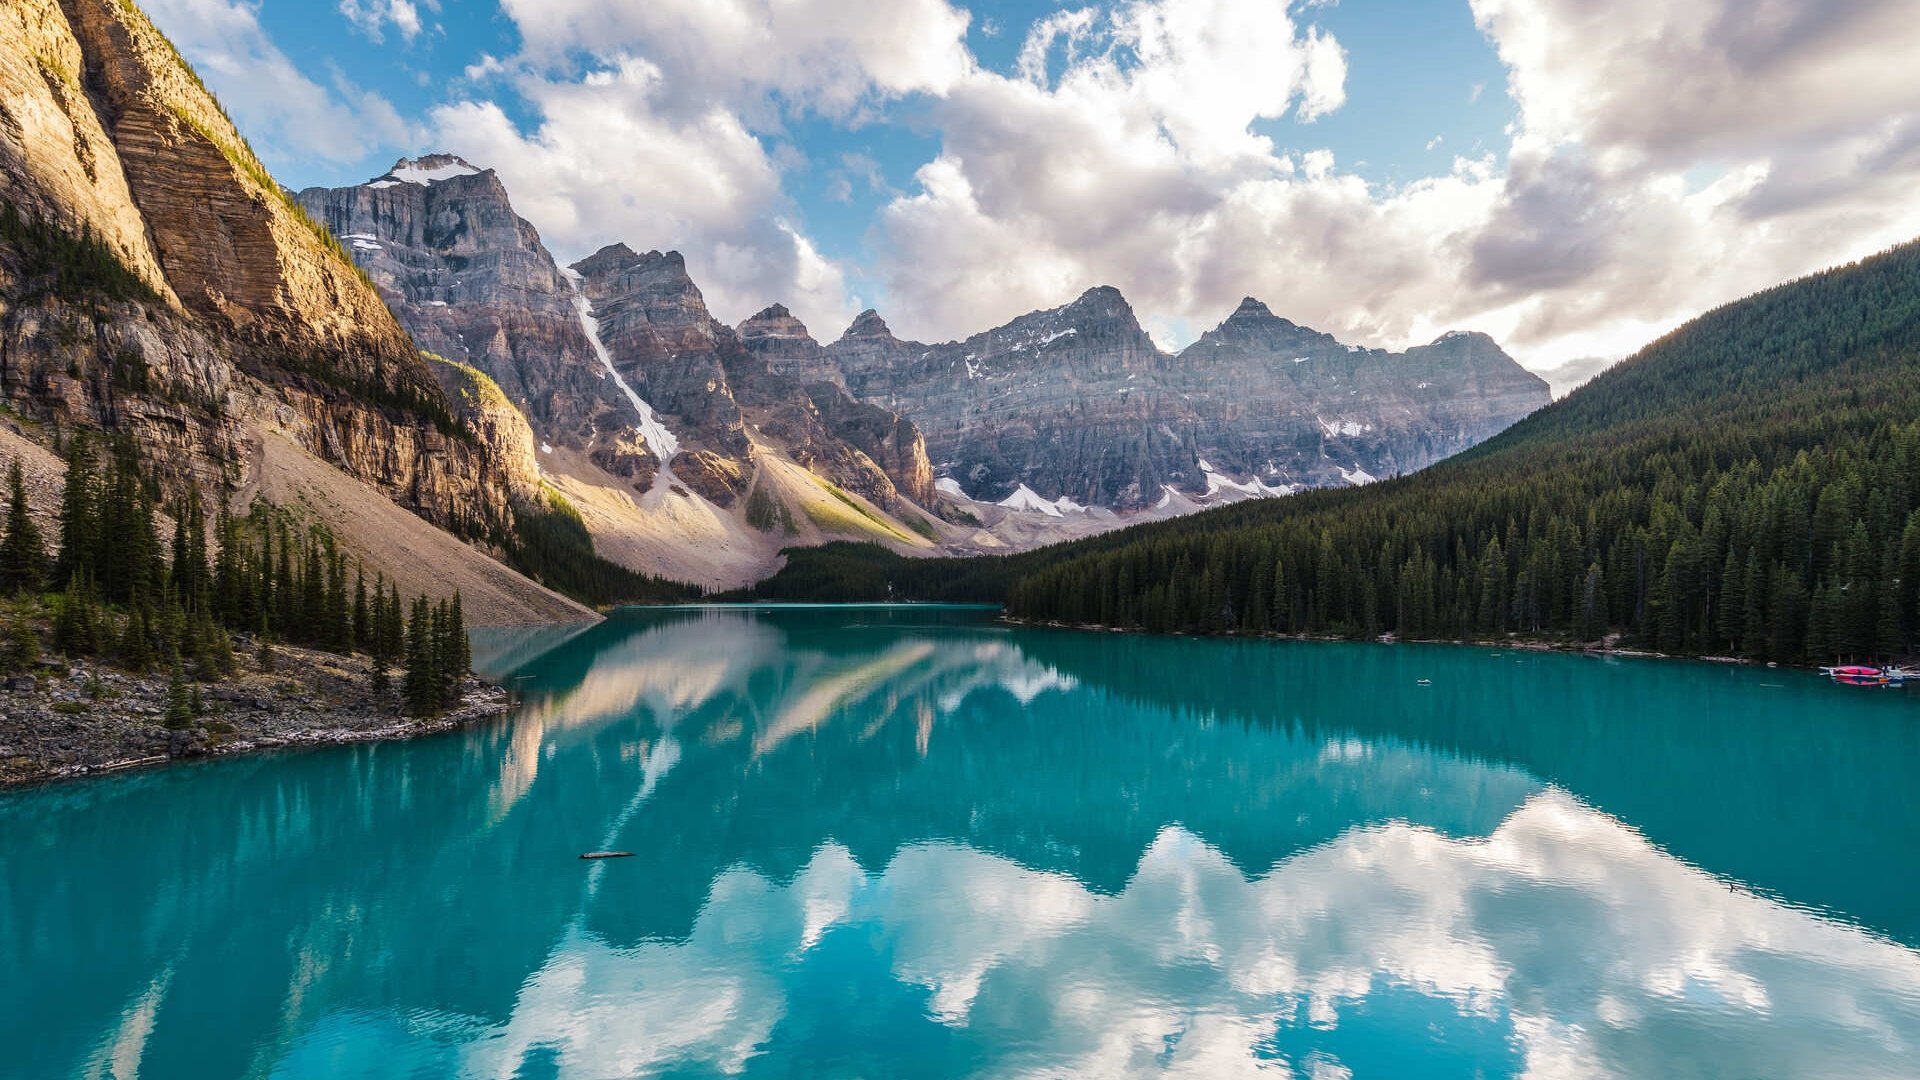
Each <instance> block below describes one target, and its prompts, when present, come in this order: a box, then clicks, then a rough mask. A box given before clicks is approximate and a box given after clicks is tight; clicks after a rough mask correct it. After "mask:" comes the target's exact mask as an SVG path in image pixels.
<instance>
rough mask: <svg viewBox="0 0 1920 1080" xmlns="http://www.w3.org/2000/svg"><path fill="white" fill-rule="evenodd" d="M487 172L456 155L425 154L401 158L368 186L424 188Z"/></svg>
mask: <svg viewBox="0 0 1920 1080" xmlns="http://www.w3.org/2000/svg"><path fill="white" fill-rule="evenodd" d="M487 171H491V170H484V169H478V168H475V167H474V166H473V165H472V164H471V163H470V162H468V161H467V160H466V159H465V158H462V157H460V156H459V155H457V154H445V153H441V154H426V155H423V156H421V157H417V158H404V157H403V158H401V159H400V160H399V161H396V162H394V163H393V168H391V169H388V170H387V171H386V172H384V173H382V174H380V175H379V176H377V177H375V178H374V179H373V180H372V181H371V182H369V184H368V186H369V187H374V188H379V187H392V186H393V185H395V184H417V185H419V186H422V187H426V186H428V185H432V184H437V183H439V182H441V181H442V180H451V179H453V178H454V177H456V176H478V175H479V174H480V173H482V172H487Z"/></svg>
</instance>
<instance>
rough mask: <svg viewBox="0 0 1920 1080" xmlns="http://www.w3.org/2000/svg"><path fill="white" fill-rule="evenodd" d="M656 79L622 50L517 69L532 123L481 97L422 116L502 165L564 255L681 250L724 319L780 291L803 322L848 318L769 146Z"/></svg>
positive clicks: (657, 73)
mask: <svg viewBox="0 0 1920 1080" xmlns="http://www.w3.org/2000/svg"><path fill="white" fill-rule="evenodd" d="M665 83H666V78H665V75H664V73H663V72H662V71H661V69H660V68H658V67H657V66H655V65H654V64H652V63H651V62H650V61H647V60H644V59H641V58H638V57H633V56H625V57H620V58H618V59H616V60H615V61H613V63H612V64H611V65H610V66H609V67H606V68H602V69H598V70H596V71H594V72H592V73H591V74H589V75H587V76H586V77H585V78H581V79H561V78H546V77H543V76H539V75H532V74H525V75H522V76H521V77H520V78H518V79H517V80H516V83H515V85H516V88H517V90H518V92H519V94H520V95H521V97H522V98H523V99H525V100H526V101H527V102H528V103H529V104H530V105H531V106H532V107H533V108H534V109H535V110H536V112H537V113H538V115H539V117H540V121H539V123H538V125H537V126H536V127H535V129H534V130H532V131H531V132H525V131H522V130H521V129H520V128H519V127H518V126H516V125H515V123H514V122H513V120H512V119H510V118H509V117H508V115H507V114H506V112H505V110H503V109H502V108H501V107H500V106H499V105H498V104H497V103H495V102H492V101H484V100H469V101H463V102H458V103H455V104H451V105H446V106H442V107H439V108H437V109H435V110H434V111H433V113H432V114H431V117H430V122H431V124H432V127H433V129H434V131H435V132H436V142H437V143H438V144H439V145H443V146H447V147H452V148H457V149H458V150H459V151H460V152H461V153H462V154H463V155H464V156H466V157H468V158H469V159H471V160H473V161H474V162H476V163H478V164H482V165H487V166H492V167H493V168H495V169H497V170H498V171H499V173H500V175H501V179H502V180H503V181H504V182H505V183H506V185H507V188H508V190H509V191H511V192H512V193H513V200H514V206H515V208H516V209H517V210H519V212H520V213H521V214H523V215H525V216H526V217H527V218H528V219H529V220H531V221H533V222H534V223H535V224H536V225H537V226H539V228H540V230H541V234H542V237H543V238H544V239H545V240H546V241H547V243H548V245H549V246H550V247H552V248H553V250H554V251H555V253H556V254H557V255H559V256H560V257H561V259H562V260H563V261H570V260H572V259H576V258H579V257H581V256H584V255H586V254H589V253H591V252H592V251H594V250H596V249H598V248H599V247H601V246H602V245H605V244H609V243H613V242H615V241H624V242H626V243H628V244H630V245H631V246H633V247H635V248H637V249H639V250H646V249H648V248H651V247H659V248H679V249H681V250H682V251H683V252H684V253H685V254H686V255H687V256H688V262H689V271H690V273H692V274H693V277H694V280H695V281H696V282H697V283H698V284H699V286H700V287H701V289H702V291H703V292H704V293H705V295H706V298H707V301H708V305H709V307H710V308H712V309H713V311H714V312H715V314H717V315H718V316H720V317H721V318H723V319H726V320H728V321H737V320H739V319H742V318H745V317H746V316H747V315H748V314H751V313H752V312H753V311H754V310H756V309H757V308H758V307H759V306H762V305H764V304H766V303H768V302H770V301H772V300H774V299H779V298H784V299H785V300H786V302H787V303H788V305H789V306H790V307H792V308H793V309H794V310H795V311H796V312H798V313H800V315H801V317H802V318H803V319H809V320H819V321H821V322H822V323H824V324H827V325H832V324H835V323H837V322H842V321H844V320H845V318H846V317H847V316H848V315H849V314H850V313H849V310H848V302H847V299H846V288H845V285H844V282H843V281H842V279H841V275H840V272H839V270H838V269H837V268H836V267H834V266H833V265H831V264H830V263H828V262H827V261H826V260H825V259H823V258H822V257H821V256H820V254H819V252H818V251H817V250H816V249H815V248H814V246H813V244H812V243H811V242H810V241H809V240H808V239H807V238H806V237H804V236H802V235H801V234H800V233H799V232H798V231H797V230H796V229H794V228H793V227H792V226H791V225H790V224H789V223H788V221H787V220H786V218H785V216H784V215H785V214H786V212H787V207H788V204H787V201H786V198H785V196H784V195H783V193H782V190H781V170H780V167H779V166H778V165H777V164H776V163H775V161H774V160H773V158H772V157H771V156H770V155H769V153H768V151H767V148H766V147H765V146H764V145H762V143H761V142H760V140H759V139H757V138H756V137H755V136H754V135H753V133H752V132H751V131H749V130H748V129H747V128H746V127H745V126H744V124H743V123H742V122H741V120H740V119H739V117H738V116H737V115H735V114H733V113H732V112H729V111H728V110H726V109H724V108H720V107H718V106H710V107H709V108H707V109H706V110H704V111H688V110H677V109H663V108H660V107H658V104H659V99H660V98H661V96H662V95H663V94H664V93H665V92H666V91H665Z"/></svg>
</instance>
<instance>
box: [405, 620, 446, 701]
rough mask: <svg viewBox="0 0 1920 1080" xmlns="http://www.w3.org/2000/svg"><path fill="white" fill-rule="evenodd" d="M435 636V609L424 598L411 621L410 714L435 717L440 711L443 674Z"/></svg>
mask: <svg viewBox="0 0 1920 1080" xmlns="http://www.w3.org/2000/svg"><path fill="white" fill-rule="evenodd" d="M435 653H436V649H435V640H434V632H433V609H432V608H431V607H430V606H429V605H428V603H427V598H426V597H425V596H424V595H422V596H420V597H418V598H417V599H415V600H414V602H413V613H412V615H411V617H410V618H409V619H408V620H407V674H406V680H405V682H404V684H403V685H402V691H401V692H402V696H403V698H404V699H405V704H406V709H407V714H408V715H410V716H432V715H433V714H434V713H435V712H437V711H439V707H440V672H439V669H438V667H437V665H436V664H435V660H436V659H437V657H436V655H435Z"/></svg>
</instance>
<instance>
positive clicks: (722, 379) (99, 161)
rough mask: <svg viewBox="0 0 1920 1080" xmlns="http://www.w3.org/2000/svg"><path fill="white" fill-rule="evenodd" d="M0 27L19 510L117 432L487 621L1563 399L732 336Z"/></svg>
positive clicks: (931, 535)
mask: <svg viewBox="0 0 1920 1080" xmlns="http://www.w3.org/2000/svg"><path fill="white" fill-rule="evenodd" d="M0 20H3V24H0V33H3V34H4V35H5V36H6V38H7V40H8V41H9V42H10V46H9V48H7V49H5V50H0V203H3V204H4V205H0V226H4V228H0V232H4V236H0V295H4V301H5V306H4V310H3V311H0V399H3V400H4V405H5V409H6V412H5V414H4V416H0V441H4V442H5V444H6V448H7V450H8V451H9V456H16V455H17V456H21V457H22V458H23V460H27V461H29V462H36V463H41V464H40V465H37V466H36V467H37V468H40V469H41V471H42V472H46V473H47V474H48V475H47V476H45V477H39V478H37V479H36V486H35V490H36V491H40V492H42V493H43V494H42V495H41V496H39V497H40V499H41V502H40V504H39V507H38V508H39V510H40V511H41V512H46V511H47V510H48V509H49V505H48V504H47V503H46V501H45V500H46V499H47V498H50V497H51V496H50V495H48V494H45V493H48V492H53V491H56V490H57V487H58V477H57V475H54V472H55V470H54V469H53V467H50V466H45V465H44V463H45V462H46V461H48V460H51V459H48V458H47V457H46V455H45V453H44V451H45V450H47V449H54V450H58V449H59V448H60V447H62V446H64V445H65V443H66V441H67V439H68V438H69V437H70V436H71V434H72V433H74V432H76V431H82V430H103V431H112V432H116V433H120V434H124V435H126V436H129V437H130V438H131V440H132V443H133V445H136V446H138V447H139V448H140V450H141V451H142V456H143V457H144V459H145V460H146V461H147V462H148V463H149V465H150V468H151V470H152V472H153V473H154V482H155V483H156V484H157V486H158V488H159V489H161V490H163V491H165V492H168V493H173V494H177V493H178V492H180V491H182V490H184V489H185V488H186V487H187V486H188V485H198V486H199V487H201V488H202V489H204V490H219V491H223V492H225V493H226V494H227V495H228V503H229V505H231V506H233V507H235V508H236V509H245V508H247V507H250V506H253V505H255V504H256V503H257V502H259V501H262V500H264V502H265V503H267V504H270V505H273V506H276V507H280V508H282V509H283V510H285V511H287V512H288V513H291V514H294V515H295V516H296V517H298V518H300V519H302V520H304V521H306V522H307V523H308V524H309V525H311V526H312V527H314V528H316V529H324V530H325V531H326V533H327V535H328V536H329V537H330V542H331V543H333V544H335V545H336V546H337V547H338V548H340V549H342V550H343V551H344V552H345V553H346V554H348V555H350V556H354V557H358V558H361V559H362V560H364V561H365V562H366V564H367V565H368V566H370V567H372V568H374V569H376V570H379V571H381V572H384V573H386V574H387V575H388V576H389V577H390V578H392V579H394V580H395V581H396V582H397V583H398V584H399V585H400V586H401V587H402V588H403V589H405V590H406V591H408V592H409V593H415V592H421V591H424V592H427V593H429V594H431V595H441V596H444V595H447V594H449V593H450V592H452V591H453V590H454V589H456V588H457V589H459V590H460V591H461V592H462V594H463V595H464V596H465V598H466V600H467V609H468V614H469V617H471V618H473V619H474V620H475V621H476V622H516V621H541V620H548V619H553V618H569V617H577V616H578V615H580V614H582V613H583V609H582V608H581V607H580V606H579V605H578V604H576V603H575V602H574V601H573V600H572V599H569V598H568V597H567V596H563V595H561V594H560V593H559V592H557V591H556V590H555V588H550V587H547V586H548V585H551V586H556V587H558V588H560V589H564V590H565V591H567V592H569V593H571V594H573V595H574V596H577V597H582V598H585V599H588V600H589V601H593V602H605V601H608V600H612V599H622V598H625V599H638V598H662V597H665V596H670V595H691V593H690V592H689V591H688V590H689V589H713V588H727V587H736V586H740V585H745V584H748V583H751V582H753V581H755V580H758V579H760V578H762V577H764V576H765V575H766V574H768V573H770V572H771V571H773V570H774V569H776V568H777V567H778V566H779V565H781V563H782V561H783V559H784V558H785V557H786V556H785V555H783V552H784V551H786V550H789V549H793V548H797V547H804V546H807V545H814V544H820V543H825V542H829V541H833V540H838V539H855V540H866V541H873V542H876V543H878V544H881V545H882V546H883V547H885V548H887V549H889V550H892V551H894V552H897V553H902V554H914V555H925V554H939V553H945V554H980V553H990V552H1004V551H1009V550H1022V549H1026V548H1031V547H1034V546H1036V545H1040V544H1045V543H1050V542H1053V541H1057V540H1061V539H1070V538H1073V537H1076V536H1087V535H1091V534H1095V533H1099V532H1104V531H1107V530H1110V529H1113V528H1116V527H1119V526H1122V525H1126V524H1131V523H1134V522H1139V521H1151V520H1159V519H1163V518H1169V517H1174V516H1178V515H1180V514H1183V513H1188V512H1191V511H1193V510H1196V509H1201V508H1205V507H1211V506H1219V505H1223V504H1226V503H1230V502H1235V501H1239V500H1244V499H1250V498H1257V497H1264V496H1270V495H1279V494H1284V493H1287V492H1292V491H1296V490H1299V489H1301V488H1304V487H1314V486H1322V485H1327V484H1357V483H1364V482H1367V481H1370V480H1372V479H1374V478H1375V477H1385V476H1390V475H1394V474H1398V473H1403V472H1407V471H1410V470H1413V469H1417V468H1420V467H1421V466H1424V465H1426V464H1428V463H1429V462H1431V461H1433V460H1436V459H1438V458H1440V457H1443V456H1445V455H1447V454H1449V453H1453V452H1456V451H1458V450H1461V449H1464V448H1466V447H1468V446H1471V445H1473V444H1474V443H1476V442H1478V441H1479V440H1481V439H1484V438H1486V437H1487V436H1489V435H1491V434H1493V433H1494V432H1496V431H1498V430H1500V429H1501V428H1503V427H1505V426H1506V425H1508V424H1510V423H1512V422H1513V421H1514V420H1516V419H1518V418H1519V417H1521V416H1524V415H1525V414H1527V413H1528V412H1530V411H1532V410H1534V409H1536V408H1538V407H1539V406H1541V405H1543V404H1545V403H1546V401H1547V400H1548V394H1547V388H1546V385H1545V384H1544V383H1543V382H1541V381H1540V380H1539V379H1537V378H1535V377H1533V376H1532V375H1530V374H1528V373H1526V372H1525V371H1524V370H1522V369H1521V368H1520V367H1519V366H1518V365H1517V364H1515V363H1514V362H1513V361H1512V360H1511V358H1509V357H1507V356H1506V355H1505V354H1504V353H1503V352H1501V351H1500V350H1499V348H1498V346H1496V345H1495V344H1494V343H1493V342H1492V341H1491V340H1489V339H1487V338H1485V337H1483V336H1480V335H1472V334H1454V335H1448V336H1446V337H1443V338H1442V339H1441V340H1439V341H1436V342H1435V343H1433V344H1431V345H1428V346H1423V347H1420V348H1415V349H1410V350H1408V351H1407V352H1405V353H1388V352H1382V351H1379V350H1372V349H1363V348H1359V347H1357V346H1348V345H1343V344H1341V343H1339V342H1337V341H1335V340H1334V339H1332V338H1331V337H1328V336H1326V335H1323V334H1318V333H1315V332H1313V331H1310V330H1307V329H1305V328H1302V327H1299V326H1296V325H1294V324H1293V323H1290V322H1288V321H1286V320H1284V319H1281V318H1278V317H1276V316H1274V315H1272V314H1271V313H1270V312H1269V311H1268V310H1267V309H1266V308H1265V307H1264V306H1262V305H1260V304H1259V303H1257V302H1255V301H1252V300H1249V301H1247V302H1246V303H1244V304H1242V305H1241V306H1240V308H1239V310H1237V311H1235V312H1234V313H1233V314H1232V316H1231V317H1229V318H1228V319H1227V320H1226V321H1225V322H1223V323H1222V324H1221V325H1220V326H1219V327H1217V328H1216V329H1214V330H1212V331H1210V332H1208V333H1207V334H1206V335H1204V336H1203V337H1202V338H1201V340H1200V341H1198V342H1196V343H1195V344H1193V345H1192V346H1189V347H1188V348H1186V349H1183V350H1181V351H1180V352H1178V353H1168V352H1166V351H1164V350H1162V349H1160V348H1159V347H1158V346H1157V345H1156V344H1155V343H1154V342H1153V340H1152V338H1151V337H1150V336H1149V335H1148V334H1147V333H1146V332H1145V331H1144V330H1143V329H1142V327H1141V325H1140V323H1139V321H1138V319H1137V318H1136V317H1135V315H1134V313H1133V311H1132V309H1131V308H1130V307H1129V306H1128V304H1127V302H1126V300H1125V299H1124V298H1123V297H1122V296H1121V295H1120V293H1119V292H1118V291H1117V290H1115V289H1112V288H1107V287H1100V288H1094V289H1090V290H1088V291H1087V292H1086V293H1085V294H1083V295H1082V296H1080V297H1079V298H1078V299H1076V300H1073V301H1072V302H1070V303H1067V304H1065V305H1063V306H1061V307H1058V308H1054V309H1050V310H1045V311H1037V312H1033V313H1031V314H1028V315H1024V316H1021V317H1019V318H1016V319H1014V320H1012V321H1011V322H1009V323H1007V324H1006V325H1004V326H1000V327H996V328H994V329H992V330H988V331H985V332H983V333H980V334H976V335H974V336H972V337H970V338H968V339H966V340H964V341H956V342H947V343H941V344H922V343H918V342H913V341H907V340H902V339H900V338H897V337H895V336H894V335H893V334H892V332H891V331H890V330H889V328H888V326H887V324H886V322H885V321H884V320H883V319H882V318H881V317H880V315H878V314H877V313H875V312H872V311H869V312H865V313H863V314H861V315H860V316H859V317H858V318H857V319H855V320H854V321H853V323H852V324H851V325H850V326H849V327H847V328H846V330H845V331H844V332H842V333H841V334H840V335H839V336H838V337H836V338H835V339H834V340H832V341H831V342H827V343H824V344H823V343H822V342H821V341H820V340H818V339H816V338H815V337H814V336H813V335H812V333H811V332H810V331H809V330H808V328H807V327H806V326H804V325H803V324H801V322H800V321H799V320H798V319H796V318H795V317H794V316H793V314H792V313H791V312H789V311H788V310H787V309H786V308H784V307H783V306H781V305H779V304H772V305H770V306H768V307H767V308H765V309H764V310H762V311H760V312H758V313H757V314H755V315H754V316H752V317H751V318H749V319H747V320H745V321H743V322H741V323H740V324H738V325H732V326H730V325H727V324H726V323H724V322H722V321H721V320H720V319H718V318H716V317H715V316H714V315H713V314H712V313H711V312H710V311H709V309H708V308H707V306H706V302H705V299H704V297H703V296H702V294H701V292H700V289H699V288H698V286H697V285H696V284H695V282H694V280H693V278H692V277H691V275H690V274H689V272H688V268H687V265H686V262H685V260H684V259H683V258H682V257H681V256H680V255H679V254H678V253H675V252H672V251H666V252H661V251H652V250H648V251H640V250H636V249H635V248H631V247H628V246H626V245H625V244H622V243H618V242H615V243H610V244H608V245H607V246H605V247H603V248H601V249H600V250H598V251H596V252H594V253H592V254H591V255H588V256H587V257H585V258H582V259H579V260H577V261H575V262H573V263H572V264H571V265H561V264H560V263H559V261H558V260H556V259H555V258H554V256H553V255H552V253H551V252H550V251H549V250H548V249H547V248H546V246H545V245H544V243H543V242H542V241H541V238H540V235H539V233H538V231H537V230H536V229H535V228H534V227H533V226H532V225H531V224H530V223H528V222H527V221H526V220H525V219H523V218H522V217H520V216H519V215H518V214H517V213H516V212H515V211H514V208H513V205H512V201H511V198H510V196H509V193H508V192H507V190H506V188H505V186H504V185H503V184H502V183H501V181H500V179H499V177H498V175H497V174H496V173H494V172H493V171H492V170H490V169H486V168H480V167H476V166H475V165H472V164H470V163H468V162H466V161H464V160H462V159H460V158H458V157H456V156H453V155H450V154H435V155H428V156H425V157H421V158H413V159H403V160H401V161H399V162H396V163H395V165H394V167H393V168H392V169H390V170H388V171H387V172H386V173H384V174H382V175H381V176H378V177H374V178H372V179H370V180H369V181H367V182H366V183H363V184H358V185H354V186H351V187H344V188H332V189H327V188H314V189H308V190H306V191H302V192H299V193H298V194H297V195H296V194H294V193H292V192H290V191H288V190H286V189H284V188H282V187H281V186H280V185H279V184H278V183H277V182H276V181H275V180H274V178H273V177H272V176H271V175H270V174H269V173H268V171H267V170H266V168H265V167H264V166H263V165H262V164H261V162H260V160H259V158H258V157H257V156H256V155H255V154H254V153H253V151H252V150H251V148H250V147H249V146H248V145H247V142H246V140H245V138H244V137H243V136H242V135H241V133H240V132H239V130H238V129H237V128H236V127H235V126H234V125H233V123H232V122H231V120H230V119H229V118H228V117H227V115H226V113H225V111H224V110H223V109H222V108H221V106H220V104H219V102H218V101H217V100H215V99H214V97H213V96H212V94H211V93H210V92H208V91H207V89H206V88H205V87H204V85H203V84H202V83H201V82H200V80H199V79H198V78H197V77H196V76H195V75H194V73H193V71H192V70H191V69H190V68H189V67H188V66H187V65H186V64H185V62H184V61H182V60H181V58H180V57H179V55H178V53H177V52H176V51H175V50H174V49H173V47H172V45H171V44H170V43H168V42H167V40H166V39H165V37H164V36H162V35H161V34H160V33H159V32H158V30H156V29H155V28H154V26H153V25H152V24H151V22H149V21H148V20H147V18H146V17H145V16H144V15H143V14H142V13H141V12H140V11H139V10H138V8H136V7H134V6H131V5H126V4H120V3H114V2H110V0H72V2H68V3H54V2H52V0H23V2H22V3H20V4H15V5H10V6H9V7H8V8H7V9H6V11H5V12H4V13H0ZM15 46H17V47H15ZM542 582H544V583H546V585H543V584H542ZM671 582H679V583H685V587H682V586H680V585H674V584H669V583H671ZM676 590H677V591H676Z"/></svg>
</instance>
